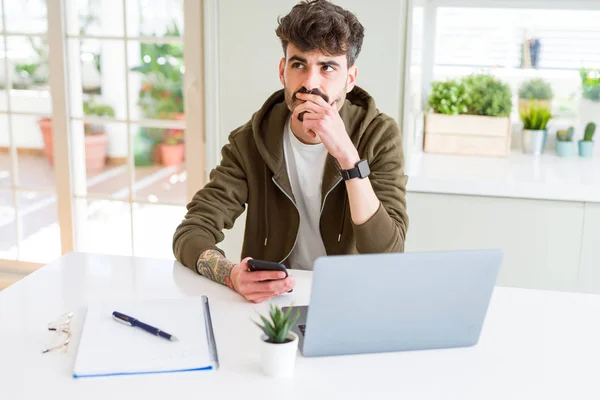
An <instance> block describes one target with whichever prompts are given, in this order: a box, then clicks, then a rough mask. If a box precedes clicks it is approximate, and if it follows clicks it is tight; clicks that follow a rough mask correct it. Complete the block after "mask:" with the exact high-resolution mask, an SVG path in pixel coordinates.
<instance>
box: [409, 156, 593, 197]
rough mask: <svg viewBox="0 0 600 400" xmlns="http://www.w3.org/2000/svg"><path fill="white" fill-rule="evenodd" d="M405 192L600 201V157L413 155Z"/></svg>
mask: <svg viewBox="0 0 600 400" xmlns="http://www.w3.org/2000/svg"><path fill="white" fill-rule="evenodd" d="M406 174H407V175H408V176H409V179H408V185H407V191H409V192H421V193H444V194H459V195H473V196H492V197H513V198H526V199H544V200H560V201H578V202H594V203H596V202H597V203H600V156H597V155H596V156H595V157H592V158H583V157H578V156H573V157H569V158H561V157H558V156H556V154H554V153H553V152H551V151H546V154H543V155H542V156H537V157H536V156H533V155H529V154H523V153H520V152H519V151H518V150H513V151H512V152H511V154H510V155H509V156H508V157H505V158H491V157H471V156H454V155H441V154H429V153H422V154H413V155H412V156H411V157H410V163H409V164H408V165H407V166H406Z"/></svg>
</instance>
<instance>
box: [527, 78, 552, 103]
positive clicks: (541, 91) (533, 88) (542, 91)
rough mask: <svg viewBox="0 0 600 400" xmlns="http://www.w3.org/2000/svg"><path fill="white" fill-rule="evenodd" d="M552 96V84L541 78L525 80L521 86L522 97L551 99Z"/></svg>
mask: <svg viewBox="0 0 600 400" xmlns="http://www.w3.org/2000/svg"><path fill="white" fill-rule="evenodd" d="M552 97H553V93H552V86H550V83H548V82H546V81H545V80H543V79H541V78H535V79H530V80H528V81H525V82H523V84H522V85H521V86H520V87H519V98H520V99H528V100H531V99H536V100H550V99H551V98H552Z"/></svg>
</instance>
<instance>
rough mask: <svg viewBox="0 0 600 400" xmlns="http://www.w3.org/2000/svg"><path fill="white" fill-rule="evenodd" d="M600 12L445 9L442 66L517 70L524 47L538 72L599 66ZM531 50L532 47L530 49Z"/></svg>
mask: <svg viewBox="0 0 600 400" xmlns="http://www.w3.org/2000/svg"><path fill="white" fill-rule="evenodd" d="M599 18H600V11H590V10H528V9H509V8H507V9H490V8H485V9H483V8H440V9H439V10H438V18H437V24H438V25H437V45H436V64H437V65H464V66H489V67H514V68H518V67H520V66H521V65H522V62H523V57H522V53H523V49H524V44H525V43H526V42H527V43H528V44H530V45H533V44H535V43H534V41H535V40H538V41H539V45H540V46H533V47H530V48H529V49H528V50H529V51H530V53H531V57H532V58H531V60H529V61H528V63H527V64H532V66H533V67H534V68H535V67H536V65H537V67H539V68H550V69H573V70H577V69H579V68H580V67H582V66H585V67H588V68H600V52H598V51H597V49H599V48H600V31H598V19H599ZM528 47H529V46H528Z"/></svg>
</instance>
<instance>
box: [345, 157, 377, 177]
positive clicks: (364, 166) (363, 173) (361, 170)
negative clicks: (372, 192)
mask: <svg viewBox="0 0 600 400" xmlns="http://www.w3.org/2000/svg"><path fill="white" fill-rule="evenodd" d="M370 173H371V170H370V169H369V164H368V163H367V160H360V161H359V162H358V163H357V164H356V166H355V167H354V168H350V169H342V170H340V174H341V175H342V178H343V179H344V180H345V181H347V180H349V179H354V178H361V179H364V178H366V177H367V176H369V174H370Z"/></svg>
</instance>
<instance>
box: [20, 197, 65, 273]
mask: <svg viewBox="0 0 600 400" xmlns="http://www.w3.org/2000/svg"><path fill="white" fill-rule="evenodd" d="M17 199H18V202H19V218H20V219H21V229H22V238H21V255H20V257H19V258H20V260H22V261H29V262H40V263H48V262H50V261H52V260H55V259H57V258H58V257H60V254H61V248H60V229H59V226H58V214H57V206H56V196H55V195H50V194H41V193H35V192H19V193H18V196H17Z"/></svg>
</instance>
